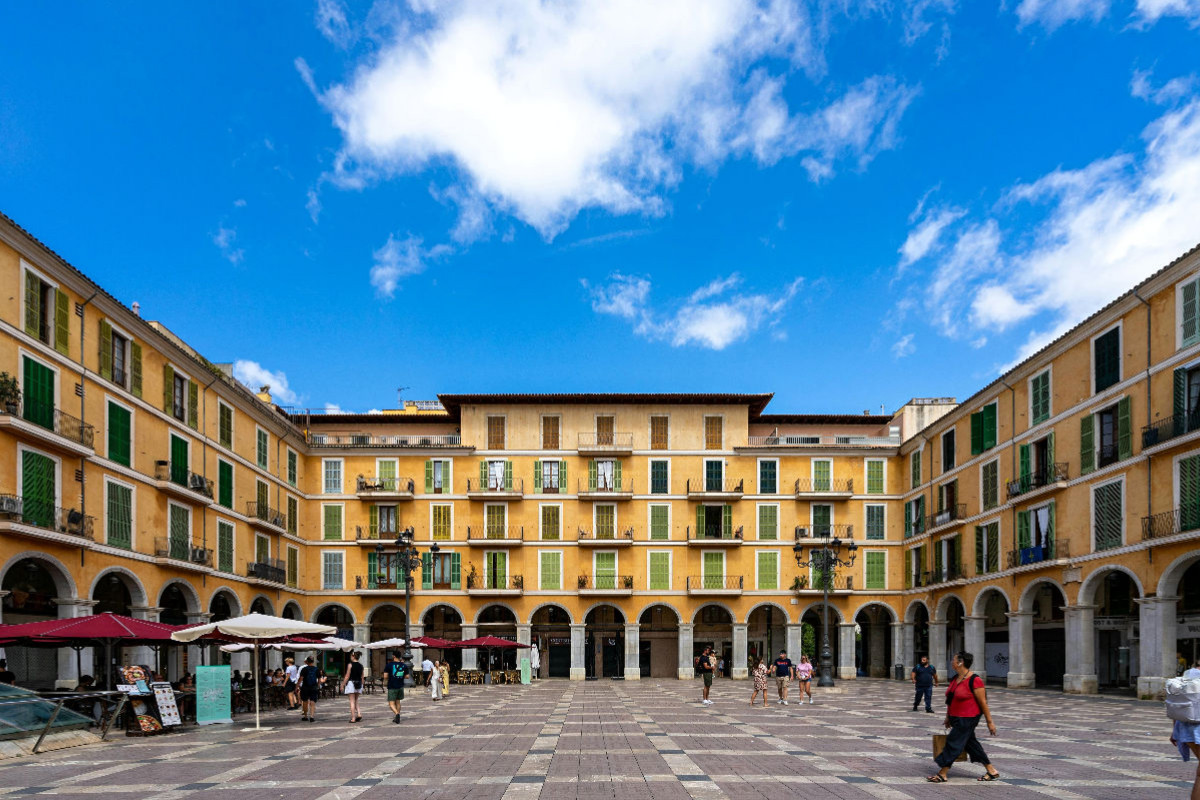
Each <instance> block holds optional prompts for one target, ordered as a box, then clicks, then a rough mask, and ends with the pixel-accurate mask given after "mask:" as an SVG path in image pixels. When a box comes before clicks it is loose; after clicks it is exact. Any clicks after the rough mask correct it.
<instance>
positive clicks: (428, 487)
mask: <svg viewBox="0 0 1200 800" xmlns="http://www.w3.org/2000/svg"><path fill="white" fill-rule="evenodd" d="M432 493H433V460H432V459H426V460H425V494H432Z"/></svg>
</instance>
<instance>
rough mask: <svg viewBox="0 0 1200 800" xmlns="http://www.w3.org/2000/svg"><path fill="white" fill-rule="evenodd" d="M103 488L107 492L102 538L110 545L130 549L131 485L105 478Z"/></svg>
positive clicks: (131, 525) (131, 536) (131, 524)
mask: <svg viewBox="0 0 1200 800" xmlns="http://www.w3.org/2000/svg"><path fill="white" fill-rule="evenodd" d="M104 489H105V491H106V492H107V493H108V498H107V502H106V503H105V507H106V510H107V512H108V513H107V514H106V515H105V527H104V540H105V542H107V543H108V544H109V545H110V546H112V547H120V548H122V549H124V550H130V549H132V548H133V487H132V486H130V485H128V484H124V483H117V482H115V481H112V480H105V481H104Z"/></svg>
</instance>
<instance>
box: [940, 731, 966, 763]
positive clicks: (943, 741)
mask: <svg viewBox="0 0 1200 800" xmlns="http://www.w3.org/2000/svg"><path fill="white" fill-rule="evenodd" d="M945 749H946V734H944V733H935V734H934V735H933V757H934V758H937V757H938V756H940V755H941V754H942V751H943V750H945ZM954 760H955V761H966V760H967V751H966V750H964V751H962V752H961V753H959V754H958V758H956V759H954Z"/></svg>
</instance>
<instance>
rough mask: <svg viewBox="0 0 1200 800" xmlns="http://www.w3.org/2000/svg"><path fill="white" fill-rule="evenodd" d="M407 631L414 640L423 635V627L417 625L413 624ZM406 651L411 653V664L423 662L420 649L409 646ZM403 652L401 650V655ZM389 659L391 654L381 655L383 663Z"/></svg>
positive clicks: (423, 654)
mask: <svg viewBox="0 0 1200 800" xmlns="http://www.w3.org/2000/svg"><path fill="white" fill-rule="evenodd" d="M408 630H409V634H408V635H409V636H411V637H412V638H414V639H417V638H419V637H421V636H424V635H425V626H424V625H418V624H416V623H414V624H412V625H409V626H408ZM400 638H404V637H400ZM408 649H409V650H411V651H412V657H413V664H420V663H421V662H422V661H423V660H425V651H424V650H422V649H421V648H420V647H413V646H412V645H411V644H410V645H409V646H408ZM403 652H404V651H403V650H401V653H403ZM391 657H392V654H391V653H384V654H383V663H385V664H386V663H387V662H388V661H389V660H390V659H391Z"/></svg>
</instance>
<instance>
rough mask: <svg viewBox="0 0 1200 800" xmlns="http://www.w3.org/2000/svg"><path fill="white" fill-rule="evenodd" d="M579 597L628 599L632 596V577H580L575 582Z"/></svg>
mask: <svg viewBox="0 0 1200 800" xmlns="http://www.w3.org/2000/svg"><path fill="white" fill-rule="evenodd" d="M576 585H577V586H578V588H579V594H580V595H591V596H593V597H601V596H603V597H630V596H632V595H633V576H632V575H580V576H579V578H578V579H577V580H576Z"/></svg>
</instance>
